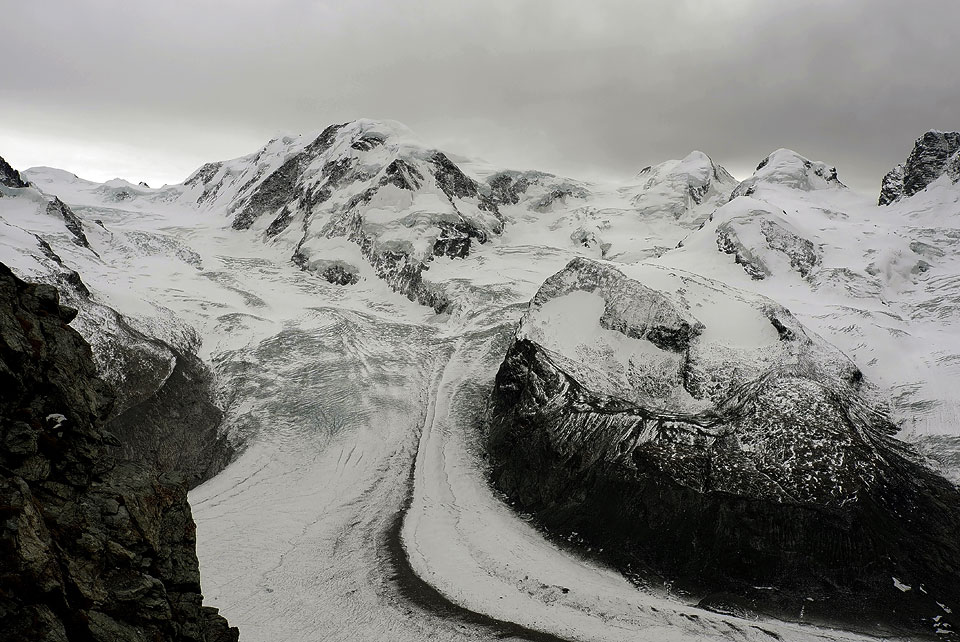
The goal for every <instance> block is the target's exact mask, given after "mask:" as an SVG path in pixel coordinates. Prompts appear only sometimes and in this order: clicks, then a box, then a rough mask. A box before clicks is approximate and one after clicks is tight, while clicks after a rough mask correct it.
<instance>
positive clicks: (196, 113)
mask: <svg viewBox="0 0 960 642" xmlns="http://www.w3.org/2000/svg"><path fill="white" fill-rule="evenodd" d="M0 18H2V20H0V56H2V60H3V61H4V63H5V64H4V73H3V79H2V83H0V156H4V157H5V158H7V160H8V161H9V162H10V163H11V164H13V165H14V167H18V168H21V169H23V168H26V167H29V166H32V165H39V164H43V165H51V166H58V167H62V168H64V169H68V170H70V171H73V172H75V173H77V174H79V175H81V176H84V177H87V178H92V179H96V180H106V179H108V178H112V177H114V176H122V177H124V178H127V179H130V180H134V181H136V180H147V181H148V182H150V183H151V185H153V184H160V183H163V182H179V181H181V180H183V179H184V178H185V177H186V176H187V174H189V173H190V172H191V171H192V170H193V169H195V168H196V167H197V166H199V165H200V164H201V163H203V162H206V161H209V160H217V159H222V158H230V157H234V156H239V155H243V154H247V153H250V152H252V151H254V150H255V149H257V148H258V147H259V146H260V145H262V144H263V143H264V142H266V141H267V140H268V139H270V138H272V137H274V136H277V135H279V134H282V133H297V132H308V131H313V130H317V129H321V128H323V127H324V126H326V125H328V124H330V123H334V122H343V121H346V120H351V119H353V118H357V117H370V118H384V119H393V120H399V121H401V122H403V123H405V124H407V125H408V126H410V127H411V128H412V129H413V130H414V131H415V132H416V133H417V134H418V135H419V137H420V138H421V139H422V140H424V141H425V142H428V143H430V144H433V145H436V146H438V147H440V148H442V149H445V150H447V151H450V152H455V153H460V154H465V155H471V156H479V157H482V158H484V159H486V160H488V161H490V162H492V163H495V164H497V165H502V166H508V167H516V168H537V169H544V170H547V171H553V172H558V173H562V174H567V175H572V176H577V177H596V178H602V177H610V178H621V177H627V176H631V175H632V174H634V173H635V172H636V171H637V170H638V169H640V168H641V167H643V166H645V165H649V164H652V163H657V162H660V161H662V160H666V159H668V158H679V157H682V156H684V155H686V153H688V152H689V151H690V150H692V149H700V150H703V151H705V152H707V153H708V154H710V155H711V156H712V157H713V158H714V160H716V161H718V162H720V163H722V164H724V165H726V166H727V167H728V169H730V170H731V171H733V172H734V173H735V174H737V175H739V176H744V175H747V174H749V173H750V171H752V169H753V167H754V166H755V165H756V164H757V162H759V161H760V160H761V159H762V158H763V157H764V156H765V155H766V154H768V153H769V152H770V151H772V150H773V149H776V148H777V147H789V148H792V149H795V150H797V151H798V152H800V153H801V154H804V155H805V156H808V157H811V158H813V159H816V160H823V161H825V162H828V163H832V164H835V165H837V167H838V169H839V173H840V178H841V179H842V180H844V181H846V182H847V183H848V184H849V185H851V186H852V187H854V188H855V189H858V190H860V191H864V192H869V193H875V192H877V191H878V189H879V183H880V179H881V177H882V176H883V174H884V173H885V172H886V171H887V170H888V169H889V168H890V167H891V166H893V165H894V164H895V163H897V162H899V161H901V160H903V159H904V158H905V157H906V155H907V153H908V152H909V151H910V149H911V147H912V144H913V141H914V139H915V138H917V137H918V136H919V135H920V134H922V133H923V132H924V131H926V130H927V129H931V128H937V129H958V128H960V72H958V66H957V65H958V61H960V40H958V38H957V35H956V34H957V25H958V24H960V2H958V1H957V0H909V1H907V0H833V1H828V0H802V1H799V2H796V1H793V2H786V1H781V0H722V1H721V0H712V1H707V0H650V1H641V0H630V1H619V0H609V1H604V0H596V1H594V2H584V1H583V0H550V1H547V0H481V1H473V0H464V1H458V0H418V1H388V0H349V1H347V0H341V1H338V2H332V1H327V0H275V1H270V2H267V1H264V0H256V1H247V0H233V1H229V2H228V1H226V0H220V1H212V0H192V1H180V0H164V1H162V2H156V1H151V2H145V1H144V2H140V1H133V0H123V1H110V0H30V1H19V2H15V1H10V0H3V2H2V3H0Z"/></svg>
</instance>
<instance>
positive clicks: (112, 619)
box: [0, 265, 238, 642]
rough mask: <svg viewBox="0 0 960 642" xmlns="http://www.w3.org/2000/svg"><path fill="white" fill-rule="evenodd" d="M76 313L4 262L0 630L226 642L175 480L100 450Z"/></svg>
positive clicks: (0, 270)
mask: <svg viewBox="0 0 960 642" xmlns="http://www.w3.org/2000/svg"><path fill="white" fill-rule="evenodd" d="M75 315H76V310H75V309H73V308H69V307H66V306H63V305H61V304H60V302H59V296H58V293H57V290H56V289H55V288H54V287H52V286H49V285H31V284H27V283H25V282H23V281H21V280H19V279H18V278H16V277H15V276H14V275H13V273H12V272H11V271H10V270H9V269H8V268H7V267H6V266H2V265H0V336H2V343H0V439H2V442H0V444H2V448H0V640H11V641H12V640H51V641H53V640H58V641H60V640H71V641H72V640H83V641H85V642H89V641H100V640H103V641H107V640H110V641H113V640H156V641H161V640H171V641H172V640H176V641H178V642H186V641H196V642H201V641H206V642H227V641H230V640H234V641H235V640H237V637H238V633H237V630H236V629H232V628H230V627H229V626H228V625H227V622H226V621H225V620H224V619H223V618H222V617H220V616H219V615H218V614H217V612H216V610H215V609H213V608H210V607H205V606H203V605H202V599H203V598H202V595H201V592H200V575H199V570H198V565H197V557H196V552H195V536H194V530H195V526H194V523H193V520H192V518H191V515H190V507H189V505H188V503H187V497H186V487H185V485H184V484H183V483H182V480H180V479H178V478H175V477H172V476H169V475H165V476H160V477H156V476H154V475H152V474H149V473H148V472H147V471H145V470H144V469H143V468H142V467H140V466H138V465H136V464H133V463H129V462H123V461H121V460H119V459H117V458H116V457H114V456H112V455H111V454H110V452H109V450H110V449H109V446H110V444H111V443H116V438H115V437H114V436H112V435H110V434H109V433H107V432H105V431H104V429H103V427H102V424H103V421H104V419H105V418H106V417H107V416H108V413H109V412H110V407H111V405H112V403H113V391H112V389H111V387H110V386H109V385H108V384H106V383H105V382H104V381H103V380H102V379H100V378H98V377H97V375H96V372H95V366H94V363H93V360H92V355H91V351H90V347H89V345H88V344H87V343H86V342H85V341H84V340H83V339H82V338H81V337H80V335H79V334H78V333H77V332H76V331H74V330H73V329H71V328H70V327H69V326H68V325H67V323H68V322H69V321H70V320H72V319H73V318H74V317H75Z"/></svg>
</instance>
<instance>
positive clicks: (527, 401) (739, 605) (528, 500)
mask: <svg viewBox="0 0 960 642" xmlns="http://www.w3.org/2000/svg"><path fill="white" fill-rule="evenodd" d="M633 273H634V274H637V277H636V280H634V279H631V278H628V277H627V276H625V275H624V274H622V273H621V272H619V271H617V270H615V269H613V268H611V267H607V266H605V265H602V264H599V263H596V262H592V261H588V260H584V259H577V260H575V261H572V262H571V263H570V264H569V265H568V266H567V267H566V268H565V269H564V270H562V271H561V272H559V273H558V274H556V275H554V276H552V277H550V278H549V279H548V280H547V281H546V282H545V283H544V285H543V287H542V288H541V289H540V291H539V292H538V293H537V295H536V296H535V297H534V299H533V300H532V301H531V304H530V307H529V309H528V311H527V313H526V315H525V316H524V318H523V320H522V321H521V324H520V326H519V328H518V330H517V333H516V336H515V338H514V341H513V343H512V345H511V347H510V348H509V350H508V352H507V355H506V357H505V359H504V361H503V364H502V365H501V367H500V370H499V372H498V374H497V377H496V382H495V386H494V390H493V392H492V396H491V398H490V405H489V412H488V426H487V428H488V450H489V456H490V459H491V477H492V482H493V483H494V485H495V486H496V487H497V488H498V489H500V490H501V491H503V492H504V493H505V494H506V495H507V496H508V497H509V498H510V499H511V501H512V502H514V503H515V505H516V506H517V507H518V508H519V509H521V510H523V511H526V512H529V513H532V514H533V515H535V517H536V518H537V519H538V520H539V522H540V523H541V524H542V525H543V526H544V527H545V528H547V529H548V530H549V531H551V532H553V533H556V534H558V535H563V534H568V533H571V532H576V533H578V534H579V535H580V536H581V537H583V538H584V540H585V542H586V543H587V544H588V545H590V546H591V547H592V549H593V550H597V549H598V548H602V549H603V550H604V551H605V553H604V555H605V556H607V559H609V560H612V561H613V562H614V563H616V564H618V565H620V566H621V567H623V568H624V569H626V568H630V569H632V570H633V571H637V570H640V571H641V572H642V573H643V574H645V575H646V576H647V577H648V579H652V580H654V581H657V580H658V579H659V580H660V581H663V582H664V583H670V584H671V585H672V586H674V587H675V588H676V589H679V590H683V591H688V592H689V594H690V595H692V596H693V597H695V598H696V599H700V600H701V605H702V606H704V607H705V608H712V609H716V610H723V611H728V612H751V611H752V612H763V613H768V614H772V615H775V616H778V617H783V618H787V619H796V620H801V621H828V622H834V623H838V624H841V625H848V626H851V627H855V628H864V629H868V630H871V631H874V632H878V631H879V632H893V633H895V634H900V633H904V632H907V633H908V634H911V635H912V634H918V633H923V634H928V635H931V634H933V633H934V632H935V631H937V630H940V631H951V630H956V627H957V626H958V625H960V620H958V615H960V537H958V533H960V489H958V488H957V487H956V486H954V485H953V484H951V483H950V482H948V481H947V480H945V479H944V478H943V477H941V476H940V475H938V474H936V473H934V472H933V471H931V470H929V469H928V468H927V467H925V466H924V465H923V464H922V463H921V460H920V458H919V457H918V456H917V455H916V453H914V452H913V451H912V450H911V449H910V448H909V447H908V446H906V445H905V444H903V443H901V442H899V441H897V440H895V439H893V438H892V436H891V435H892V434H893V433H894V432H895V431H896V427H895V426H894V425H893V424H892V423H891V422H890V421H889V419H888V418H887V415H886V413H885V410H884V407H883V406H882V405H881V404H879V403H878V402H876V401H875V398H876V397H875V393H874V391H873V389H872V388H871V387H870V385H869V383H867V382H866V381H865V380H864V377H863V375H862V373H861V372H860V370H859V369H858V368H857V367H856V366H855V365H854V364H853V363H852V362H851V361H849V359H847V358H846V357H845V356H844V355H843V354H842V353H840V352H839V351H838V350H837V349H836V348H834V347H832V346H830V345H829V344H827V343H826V342H824V341H823V340H822V339H820V338H819V337H817V336H816V335H812V334H809V333H807V332H806V330H805V329H804V328H803V326H802V325H800V323H799V322H798V321H797V320H796V319H795V318H794V317H793V316H792V315H791V314H790V313H789V312H788V311H787V310H786V309H784V308H783V307H782V306H779V305H777V304H775V303H773V302H772V301H769V300H767V299H764V298H762V297H759V296H757V295H752V294H747V293H744V292H740V291H737V290H734V289H732V288H730V287H728V286H725V285H723V284H720V283H717V282H713V281H710V280H708V279H705V278H703V277H696V276H693V275H689V274H686V273H672V272H670V271H669V270H667V269H664V268H658V267H655V266H648V267H643V268H636V269H635V271H634V272H633ZM581 339H582V340H581Z"/></svg>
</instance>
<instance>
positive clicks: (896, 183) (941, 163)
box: [879, 131, 960, 205]
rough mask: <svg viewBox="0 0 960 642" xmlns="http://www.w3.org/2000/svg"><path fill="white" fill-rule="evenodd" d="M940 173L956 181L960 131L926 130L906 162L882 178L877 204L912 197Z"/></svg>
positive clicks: (957, 177)
mask: <svg viewBox="0 0 960 642" xmlns="http://www.w3.org/2000/svg"><path fill="white" fill-rule="evenodd" d="M944 174H947V175H948V176H950V179H951V180H952V181H953V182H955V183H956V182H957V181H958V180H960V132H941V131H928V132H927V133H926V134H924V135H923V136H921V137H920V138H918V139H917V141H916V143H914V146H913V151H911V152H910V156H908V157H907V161H906V162H905V163H902V164H900V165H897V166H896V167H894V168H893V169H892V170H890V171H889V172H887V175H886V176H884V177H883V185H882V187H881V188H880V200H879V204H880V205H889V204H890V203H893V202H894V201H898V200H900V199H901V198H907V197H909V196H913V195H914V194H916V193H917V192H919V191H920V190H922V189H924V188H925V187H926V186H927V185H929V184H930V183H932V182H933V181H935V180H937V179H938V178H940V177H941V176H943V175H944Z"/></svg>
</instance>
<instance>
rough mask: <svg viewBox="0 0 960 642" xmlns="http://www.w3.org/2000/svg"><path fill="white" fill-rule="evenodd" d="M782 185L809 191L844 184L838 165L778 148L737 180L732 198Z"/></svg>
mask: <svg viewBox="0 0 960 642" xmlns="http://www.w3.org/2000/svg"><path fill="white" fill-rule="evenodd" d="M777 185H779V186H783V187H787V188H790V189H797V190H803V191H808V192H809V191H812V190H820V189H833V188H844V187H846V186H845V185H844V184H843V183H841V182H840V179H839V178H837V168H836V167H833V166H831V165H827V164H826V163H823V162H820V161H812V160H810V159H808V158H806V157H804V156H801V155H800V154H798V153H797V152H795V151H793V150H792V149H785V148H780V149H778V150H776V151H774V152H773V153H772V154H770V155H769V156H767V157H766V158H764V159H763V160H762V161H760V164H759V165H757V169H756V171H755V172H754V173H753V176H751V177H750V178H748V179H746V180H745V181H743V182H742V183H740V184H739V185H738V186H737V188H736V189H735V190H734V191H733V194H732V195H731V198H736V197H737V196H749V195H751V194H753V193H754V192H756V191H757V189H759V188H761V187H763V186H777Z"/></svg>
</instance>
